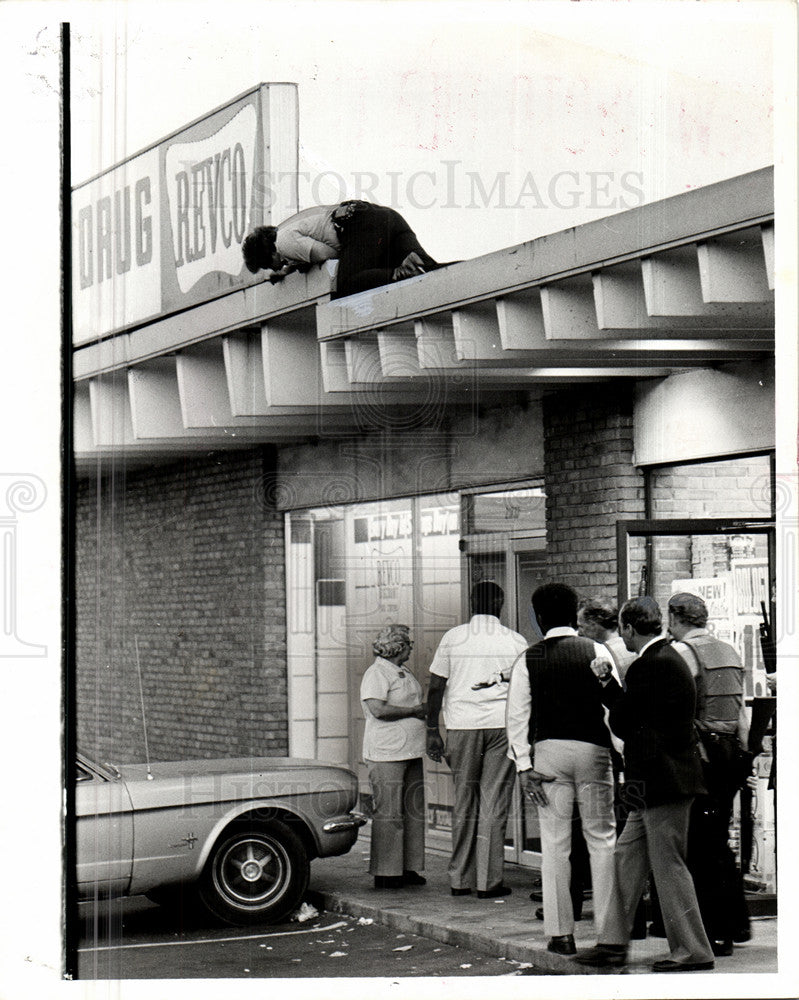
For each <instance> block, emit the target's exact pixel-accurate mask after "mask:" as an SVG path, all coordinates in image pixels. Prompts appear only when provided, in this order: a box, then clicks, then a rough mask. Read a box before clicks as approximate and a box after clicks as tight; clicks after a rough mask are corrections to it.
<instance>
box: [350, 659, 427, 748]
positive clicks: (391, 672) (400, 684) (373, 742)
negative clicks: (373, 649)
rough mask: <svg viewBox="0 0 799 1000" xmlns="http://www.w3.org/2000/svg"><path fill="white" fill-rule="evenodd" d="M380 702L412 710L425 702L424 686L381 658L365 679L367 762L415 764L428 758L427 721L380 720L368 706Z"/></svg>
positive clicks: (389, 661) (364, 705)
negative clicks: (413, 760) (369, 699)
mask: <svg viewBox="0 0 799 1000" xmlns="http://www.w3.org/2000/svg"><path fill="white" fill-rule="evenodd" d="M368 698H377V700H378V701H384V702H386V704H387V705H399V706H402V707H407V708H410V707H412V706H413V705H419V704H421V702H422V701H423V697H422V685H421V684H420V683H419V681H417V680H416V678H415V677H414V676H413V674H412V673H411V672H410V670H408V668H407V667H405V666H402V667H398V666H397V665H396V663H392V662H391V660H384V659H383V657H382V656H378V658H377V659H376V660H375V662H374V663H373V664H372V665H371V667H369V668H368V669H367V671H366V673H365V674H364V675H363V680H362V681H361V702H362V703H363V714H364V718H365V719H366V726H365V727H364V731H363V757H364V760H375V761H385V760H411V759H413V758H414V757H424V753H425V745H426V738H425V724H424V720H423V719H413V718H407V719H377V718H375V716H374V715H372V713H371V712H370V711H369V706H368V705H367V704H366V700H367V699H368Z"/></svg>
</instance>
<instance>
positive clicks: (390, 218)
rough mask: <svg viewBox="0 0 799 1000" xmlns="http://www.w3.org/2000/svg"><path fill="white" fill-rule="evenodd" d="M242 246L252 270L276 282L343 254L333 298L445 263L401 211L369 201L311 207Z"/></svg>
mask: <svg viewBox="0 0 799 1000" xmlns="http://www.w3.org/2000/svg"><path fill="white" fill-rule="evenodd" d="M241 250H242V254H243V256H244V263H245V264H246V266H247V270H248V271H250V272H251V273H252V274H257V273H258V271H259V270H261V269H262V268H263V269H264V270H267V271H269V272H270V274H269V280H270V281H271V282H273V283H274V282H276V281H282V280H283V278H284V277H285V276H286V275H287V274H291V272H292V271H300V272H302V273H304V272H306V271H308V270H310V268H311V265H313V264H323V263H324V262H325V261H326V260H334V259H338V272H337V277H336V290H335V292H334V293H333V294H332V296H331V297H332V298H341V297H342V296H344V295H352V294H354V293H355V292H362V291H365V290H366V289H368V288H377V287H378V286H380V285H387V284H389V282H392V281H402V279H403V278H411V277H413V276H414V275H417V274H424V273H425V272H426V271H430V270H434V269H436V268H439V267H443V266H444V265H443V264H439V263H438V262H437V261H435V260H433V258H432V257H431V256H430V254H428V253H427V252H426V251H425V250H424V249H423V247H422V246H421V244H420V243H419V240H418V239H417V238H416V234H415V233H414V231H413V230H412V229H411V227H410V226H409V225H408V223H407V222H406V221H405V219H403V217H402V216H401V215H400V214H399V212H396V211H394V209H393V208H385V207H384V206H382V205H372V204H371V203H369V202H366V201H343V202H341V203H340V204H338V205H319V206H315V207H313V208H306V209H305V210H304V211H302V212H298V213H297V214H296V215H292V216H291V217H290V218H288V219H286V220H285V221H284V222H281V223H280V225H278V226H258V227H257V228H256V229H254V230H253V232H251V233H250V234H249V236H247V237H246V239H245V240H244V242H243V243H242V246H241Z"/></svg>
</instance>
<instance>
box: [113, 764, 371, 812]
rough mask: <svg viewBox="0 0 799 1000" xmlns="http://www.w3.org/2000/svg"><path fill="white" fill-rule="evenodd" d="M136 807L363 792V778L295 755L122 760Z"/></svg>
mask: <svg viewBox="0 0 799 1000" xmlns="http://www.w3.org/2000/svg"><path fill="white" fill-rule="evenodd" d="M117 769H118V771H119V773H120V775H121V776H122V780H123V781H124V782H125V784H126V786H127V788H128V792H129V794H130V798H131V802H132V804H133V807H134V809H147V808H163V807H164V806H183V805H192V804H194V805H199V804H201V803H205V802H237V801H240V800H244V799H253V798H257V799H271V798H274V799H286V798H287V797H292V798H296V797H298V796H311V795H314V796H318V795H320V794H324V793H326V792H334V793H340V792H342V791H346V792H349V793H351V796H352V800H353V802H354V801H355V798H356V796H357V779H356V777H355V775H354V774H353V773H352V771H350V770H349V769H348V768H346V767H341V766H339V765H336V764H326V763H322V762H320V761H315V760H301V759H297V758H291V757H237V758H225V759H216V760H191V761H185V760H184V761H159V762H157V763H153V764H151V766H150V770H149V773H150V774H151V775H152V778H149V777H148V769H147V765H146V764H120V765H117Z"/></svg>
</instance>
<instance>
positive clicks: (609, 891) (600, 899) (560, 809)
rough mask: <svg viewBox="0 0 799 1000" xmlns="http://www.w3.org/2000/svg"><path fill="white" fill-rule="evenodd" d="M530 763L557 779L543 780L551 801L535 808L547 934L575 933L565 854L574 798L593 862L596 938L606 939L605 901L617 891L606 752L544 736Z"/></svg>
mask: <svg viewBox="0 0 799 1000" xmlns="http://www.w3.org/2000/svg"><path fill="white" fill-rule="evenodd" d="M533 766H534V767H535V769H536V771H538V772H539V773H540V774H545V775H548V776H554V777H555V779H556V780H555V781H552V782H547V783H545V784H544V786H543V787H544V789H545V790H546V793H547V797H548V798H549V803H548V805H546V806H539V807H538V820H539V823H540V826H541V881H542V887H543V896H544V931H545V933H546V934H547V935H548V936H549V937H559V936H561V935H563V934H573V933H574V912H573V909H572V900H571V895H570V893H569V881H570V878H571V864H570V862H569V854H570V852H571V840H572V814H573V810H574V802H575V800H576V801H577V808H578V809H579V811H580V820H581V822H582V826H583V836H584V837H585V843H586V846H587V847H588V855H589V858H590V861H591V880H592V883H593V888H594V923H595V924H596V929H597V934H598V940H600V941H604V940H605V938H604V937H603V931H604V924H605V920H606V918H607V911H608V902H609V900H610V898H611V896H612V895H613V892H614V890H615V865H614V860H613V852H614V848H615V845H616V817H615V814H614V811H613V769H612V767H611V763H610V751H609V750H607V749H605V748H604V747H599V746H595V745H594V744H593V743H582V742H580V741H578V740H542V741H541V742H540V743H536V745H535V761H534V764H533Z"/></svg>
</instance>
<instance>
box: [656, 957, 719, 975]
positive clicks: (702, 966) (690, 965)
mask: <svg viewBox="0 0 799 1000" xmlns="http://www.w3.org/2000/svg"><path fill="white" fill-rule="evenodd" d="M715 964H716V963H715V962H674V961H672V959H670V958H661V960H660V961H659V962H655V964H654V965H653V966H652V971H653V972H702V971H704V970H708V971H709V970H710V969H712V968H713V967H714V966H715Z"/></svg>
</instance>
